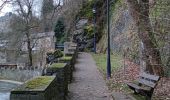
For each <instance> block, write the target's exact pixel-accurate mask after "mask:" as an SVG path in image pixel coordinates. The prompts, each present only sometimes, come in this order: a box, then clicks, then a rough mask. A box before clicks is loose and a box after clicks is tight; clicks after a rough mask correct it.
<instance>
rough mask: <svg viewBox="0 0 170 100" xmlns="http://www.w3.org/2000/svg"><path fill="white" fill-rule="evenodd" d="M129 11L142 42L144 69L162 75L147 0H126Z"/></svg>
mask: <svg viewBox="0 0 170 100" xmlns="http://www.w3.org/2000/svg"><path fill="white" fill-rule="evenodd" d="M127 3H128V6H129V11H130V13H131V15H132V17H133V19H134V21H135V23H136V26H137V28H138V30H139V32H138V36H139V38H140V39H141V41H142V42H143V45H144V49H143V53H142V54H143V57H144V59H143V60H144V61H145V63H146V71H148V72H149V73H150V74H156V75H160V76H162V75H163V67H162V63H161V56H160V52H159V50H158V48H157V46H156V40H155V38H154V36H153V32H152V27H151V24H150V19H149V0H139V1H138V0H127Z"/></svg>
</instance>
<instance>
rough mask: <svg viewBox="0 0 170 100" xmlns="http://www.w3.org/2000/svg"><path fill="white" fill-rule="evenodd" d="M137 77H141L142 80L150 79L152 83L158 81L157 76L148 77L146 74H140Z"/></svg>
mask: <svg viewBox="0 0 170 100" xmlns="http://www.w3.org/2000/svg"><path fill="white" fill-rule="evenodd" d="M139 77H143V78H145V79H146V78H147V79H150V80H154V81H158V80H159V76H156V75H150V74H147V73H144V72H143V73H140V74H139Z"/></svg>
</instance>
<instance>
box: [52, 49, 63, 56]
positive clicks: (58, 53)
mask: <svg viewBox="0 0 170 100" xmlns="http://www.w3.org/2000/svg"><path fill="white" fill-rule="evenodd" d="M53 55H54V58H60V57H62V56H63V53H62V51H61V50H56V51H55V52H54V53H53Z"/></svg>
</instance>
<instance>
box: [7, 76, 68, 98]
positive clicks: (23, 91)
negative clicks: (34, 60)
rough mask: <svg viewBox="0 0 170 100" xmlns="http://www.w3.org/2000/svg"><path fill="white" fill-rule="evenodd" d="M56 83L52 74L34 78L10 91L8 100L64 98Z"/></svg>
mask: <svg viewBox="0 0 170 100" xmlns="http://www.w3.org/2000/svg"><path fill="white" fill-rule="evenodd" d="M57 83H58V82H57V78H56V77H54V76H41V77H37V78H34V79H32V80H30V81H27V82H26V83H25V84H23V85H21V86H20V87H18V88H16V89H15V90H13V91H11V95H10V100H65V98H64V96H63V94H62V93H61V92H60V90H59V85H58V84H57Z"/></svg>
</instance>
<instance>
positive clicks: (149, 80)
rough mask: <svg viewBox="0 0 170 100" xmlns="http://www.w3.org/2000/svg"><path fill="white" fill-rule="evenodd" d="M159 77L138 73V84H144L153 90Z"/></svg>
mask: <svg viewBox="0 0 170 100" xmlns="http://www.w3.org/2000/svg"><path fill="white" fill-rule="evenodd" d="M159 78H160V77H159V76H156V75H150V74H147V73H140V74H139V80H138V82H139V83H141V84H144V85H146V86H149V87H152V88H155V86H156V85H157V82H158V81H159Z"/></svg>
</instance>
